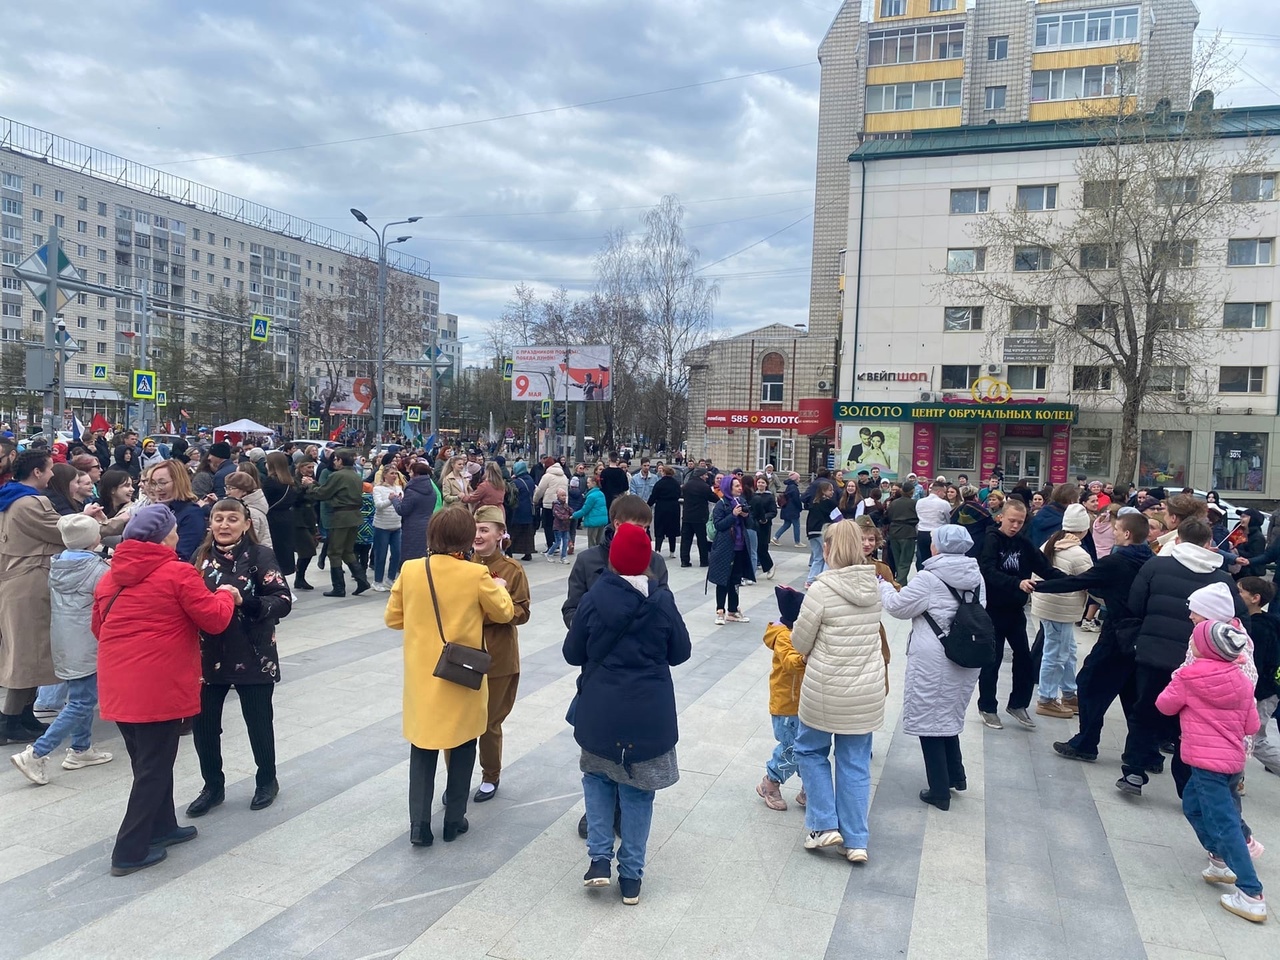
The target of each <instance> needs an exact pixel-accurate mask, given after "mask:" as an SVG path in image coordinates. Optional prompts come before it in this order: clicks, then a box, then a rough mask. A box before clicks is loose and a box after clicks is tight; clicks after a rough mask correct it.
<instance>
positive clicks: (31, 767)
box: [9, 744, 49, 787]
mask: <svg viewBox="0 0 1280 960" xmlns="http://www.w3.org/2000/svg"><path fill="white" fill-rule="evenodd" d="M9 759H10V760H12V761H13V765H14V766H15V767H17V768H18V772H19V773H21V774H22V775H23V776H24V777H26V778H27V779H28V780H30V781H31V782H32V783H34V784H35V785H36V786H37V787H43V786H44V785H45V784H46V783H48V782H49V774H48V773H47V772H46V771H45V761H46V760H48V759H49V758H48V757H37V756H36V748H35V747H33V746H31V745H30V744H28V745H27V748H26V749H25V750H23V751H22V752H21V753H15V754H14V755H13V756H12V757H10V758H9Z"/></svg>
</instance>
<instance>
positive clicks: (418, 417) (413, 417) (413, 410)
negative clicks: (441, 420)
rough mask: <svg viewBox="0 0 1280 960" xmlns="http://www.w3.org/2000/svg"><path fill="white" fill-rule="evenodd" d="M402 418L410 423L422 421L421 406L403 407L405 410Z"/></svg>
mask: <svg viewBox="0 0 1280 960" xmlns="http://www.w3.org/2000/svg"><path fill="white" fill-rule="evenodd" d="M404 418H405V419H406V420H408V421H409V422H410V423H421V422H422V408H421V407H407V408H406V409H405V412H404Z"/></svg>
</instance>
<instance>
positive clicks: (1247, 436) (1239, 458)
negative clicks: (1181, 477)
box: [1209, 433, 1267, 493]
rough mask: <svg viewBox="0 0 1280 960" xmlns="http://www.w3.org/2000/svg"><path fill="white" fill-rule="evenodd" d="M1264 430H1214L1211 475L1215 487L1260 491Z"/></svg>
mask: <svg viewBox="0 0 1280 960" xmlns="http://www.w3.org/2000/svg"><path fill="white" fill-rule="evenodd" d="M1266 464H1267V435H1266V434H1265V433H1215V434H1214V435H1213V478H1212V479H1211V480H1210V482H1209V485H1210V486H1211V487H1213V488H1214V489H1215V490H1250V491H1253V492H1254V493H1261V492H1262V489H1263V485H1264V482H1265V480H1266Z"/></svg>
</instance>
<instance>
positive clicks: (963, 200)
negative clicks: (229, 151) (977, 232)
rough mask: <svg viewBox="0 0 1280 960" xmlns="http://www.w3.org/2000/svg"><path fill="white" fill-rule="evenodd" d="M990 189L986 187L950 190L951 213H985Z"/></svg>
mask: <svg viewBox="0 0 1280 960" xmlns="http://www.w3.org/2000/svg"><path fill="white" fill-rule="evenodd" d="M990 195H991V191H989V190H988V189H987V188H986V187H979V188H976V189H968V190H952V191H951V212H952V213H986V212H987V202H988V200H989V199H990Z"/></svg>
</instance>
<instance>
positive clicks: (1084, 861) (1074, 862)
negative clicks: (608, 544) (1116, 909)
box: [1050, 844, 1124, 907]
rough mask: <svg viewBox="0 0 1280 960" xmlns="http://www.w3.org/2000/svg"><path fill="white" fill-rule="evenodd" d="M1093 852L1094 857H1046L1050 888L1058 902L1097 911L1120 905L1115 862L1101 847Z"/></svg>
mask: <svg viewBox="0 0 1280 960" xmlns="http://www.w3.org/2000/svg"><path fill="white" fill-rule="evenodd" d="M1095 850H1096V851H1097V854H1098V855H1096V856H1079V855H1076V854H1067V855H1060V854H1058V853H1057V852H1056V851H1055V852H1052V853H1050V859H1051V861H1052V873H1053V884H1054V889H1055V890H1056V891H1057V896H1058V898H1059V899H1062V900H1072V901H1076V902H1078V903H1085V904H1090V905H1093V906H1098V907H1110V906H1114V905H1115V904H1116V903H1122V902H1123V901H1124V884H1123V883H1122V882H1121V880H1120V873H1119V871H1118V870H1117V868H1116V862H1115V860H1114V859H1113V858H1112V857H1111V855H1110V853H1109V852H1108V851H1107V849H1106V847H1105V844H1103V845H1100V846H1099V847H1096V848H1095Z"/></svg>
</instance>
